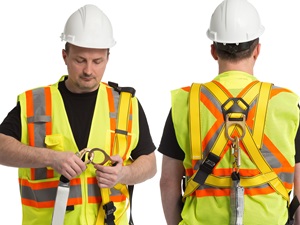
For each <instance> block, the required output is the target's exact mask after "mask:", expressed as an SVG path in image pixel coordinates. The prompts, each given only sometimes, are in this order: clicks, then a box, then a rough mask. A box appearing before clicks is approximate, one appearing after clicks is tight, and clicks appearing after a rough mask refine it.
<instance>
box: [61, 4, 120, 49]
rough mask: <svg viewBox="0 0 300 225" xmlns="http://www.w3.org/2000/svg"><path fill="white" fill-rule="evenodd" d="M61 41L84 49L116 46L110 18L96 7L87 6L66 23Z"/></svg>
mask: <svg viewBox="0 0 300 225" xmlns="http://www.w3.org/2000/svg"><path fill="white" fill-rule="evenodd" d="M61 40H62V41H66V42H69V43H71V44H73V45H76V46H79V47H84V48H99V49H106V48H111V47H112V46H114V45H115V43H116V42H115V40H114V38H113V31H112V26H111V23H110V21H109V19H108V17H107V16H106V15H105V14H104V13H103V12H102V11H101V10H100V9H99V8H98V7H96V6H94V5H85V6H83V7H81V8H80V9H78V10H77V11H76V12H74V13H73V14H72V15H71V16H70V17H69V19H68V20H67V22H66V25H65V28H64V32H63V33H62V34H61Z"/></svg>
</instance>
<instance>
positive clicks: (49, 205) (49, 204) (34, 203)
mask: <svg viewBox="0 0 300 225" xmlns="http://www.w3.org/2000/svg"><path fill="white" fill-rule="evenodd" d="M21 202H22V204H23V205H27V206H32V207H35V208H53V207H54V200H53V201H47V202H37V201H34V200H30V199H25V198H22V199H21Z"/></svg>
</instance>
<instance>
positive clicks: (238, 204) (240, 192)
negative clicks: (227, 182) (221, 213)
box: [230, 180, 244, 225]
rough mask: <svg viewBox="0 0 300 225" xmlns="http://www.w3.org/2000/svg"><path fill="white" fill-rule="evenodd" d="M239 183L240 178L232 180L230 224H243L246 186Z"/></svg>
mask: <svg viewBox="0 0 300 225" xmlns="http://www.w3.org/2000/svg"><path fill="white" fill-rule="evenodd" d="M239 183H240V182H239V180H232V187H231V191H230V207H231V217H230V225H243V215H244V188H243V187H241V186H240V184H239Z"/></svg>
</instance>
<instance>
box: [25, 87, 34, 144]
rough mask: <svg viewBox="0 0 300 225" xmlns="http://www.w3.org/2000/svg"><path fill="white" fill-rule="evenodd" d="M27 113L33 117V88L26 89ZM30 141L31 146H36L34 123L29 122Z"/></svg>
mask: <svg viewBox="0 0 300 225" xmlns="http://www.w3.org/2000/svg"><path fill="white" fill-rule="evenodd" d="M25 94H26V101H27V104H26V115H27V117H31V116H33V114H34V110H33V96H32V90H30V91H26V93H25ZM27 126H28V138H29V140H28V142H29V145H30V146H34V124H33V123H28V125H27Z"/></svg>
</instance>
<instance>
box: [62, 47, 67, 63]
mask: <svg viewBox="0 0 300 225" xmlns="http://www.w3.org/2000/svg"><path fill="white" fill-rule="evenodd" d="M61 55H62V58H63V60H64V62H65V64H66V58H67V52H66V50H65V49H62V51H61ZM66 65H67V64H66Z"/></svg>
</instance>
